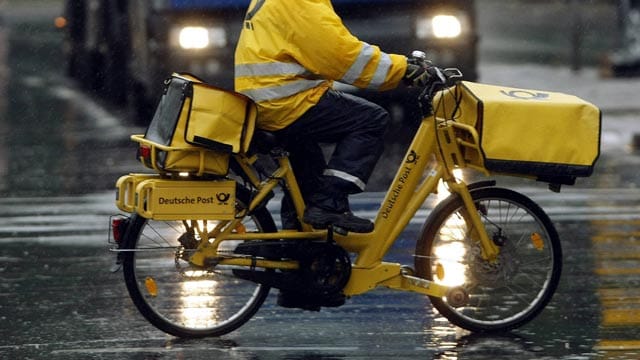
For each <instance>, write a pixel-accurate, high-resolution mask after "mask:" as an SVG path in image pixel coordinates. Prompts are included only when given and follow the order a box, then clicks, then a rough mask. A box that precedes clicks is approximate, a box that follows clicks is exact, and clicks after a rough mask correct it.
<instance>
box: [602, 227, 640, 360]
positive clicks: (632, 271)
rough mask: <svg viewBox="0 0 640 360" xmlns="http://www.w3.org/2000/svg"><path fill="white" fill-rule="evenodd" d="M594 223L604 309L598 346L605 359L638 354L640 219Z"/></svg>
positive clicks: (639, 341) (639, 336) (639, 339)
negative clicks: (639, 244)
mask: <svg viewBox="0 0 640 360" xmlns="http://www.w3.org/2000/svg"><path fill="white" fill-rule="evenodd" d="M591 227H592V231H593V236H592V237H591V241H592V244H593V248H594V253H595V255H596V264H595V268H594V273H595V275H597V279H598V284H599V286H598V289H597V294H598V298H599V300H600V306H601V311H602V315H601V322H600V326H599V333H600V334H599V338H600V340H599V341H598V343H597V344H596V347H595V348H596V349H597V350H598V352H599V353H600V354H602V358H603V359H614V358H616V359H620V358H629V359H631V358H636V357H637V356H638V354H639V353H640V281H639V280H638V275H640V250H638V245H637V242H638V238H639V237H640V220H639V219H628V220H624V219H620V220H594V221H591Z"/></svg>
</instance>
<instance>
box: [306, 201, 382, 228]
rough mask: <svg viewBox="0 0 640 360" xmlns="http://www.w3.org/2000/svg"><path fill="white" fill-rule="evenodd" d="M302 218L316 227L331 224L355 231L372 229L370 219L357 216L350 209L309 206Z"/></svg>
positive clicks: (325, 226) (326, 226) (324, 226)
mask: <svg viewBox="0 0 640 360" xmlns="http://www.w3.org/2000/svg"><path fill="white" fill-rule="evenodd" d="M303 220H304V222H306V223H307V224H309V225H311V226H313V227H314V228H316V229H326V228H328V227H329V225H333V226H337V227H340V228H342V229H345V230H347V231H353V232H356V233H368V232H372V231H373V223H372V222H371V221H370V220H367V219H363V218H359V217H357V216H355V215H353V213H352V212H351V211H347V212H342V213H341V212H331V211H328V210H324V209H322V208H319V207H316V206H309V207H307V208H306V209H305V211H304V218H303Z"/></svg>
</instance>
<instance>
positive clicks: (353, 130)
mask: <svg viewBox="0 0 640 360" xmlns="http://www.w3.org/2000/svg"><path fill="white" fill-rule="evenodd" d="M403 80H404V81H405V82H406V83H407V84H409V85H419V86H427V85H429V84H431V83H433V82H444V80H445V79H444V75H443V74H442V72H441V71H440V70H439V69H438V68H437V67H435V66H433V67H423V66H418V65H416V64H413V63H411V61H408V59H407V57H405V56H403V55H397V54H387V53H384V52H383V51H381V50H380V48H379V47H377V46H374V45H370V44H367V43H365V42H363V41H360V40H359V39H357V38H356V37H355V36H353V35H352V34H351V33H350V32H349V31H348V30H347V28H346V27H345V26H344V24H343V23H342V21H341V19H340V17H339V16H338V15H337V14H336V13H335V11H334V10H333V6H332V5H331V1H330V0H252V1H251V4H250V6H249V9H248V11H247V14H246V17H245V20H244V23H243V29H242V32H241V34H240V38H239V41H238V45H237V48H236V53H235V88H236V91H238V92H240V93H243V94H245V95H247V96H249V97H250V98H252V99H253V100H254V101H255V102H256V103H257V104H258V127H259V128H261V129H264V130H268V131H272V132H274V133H275V135H276V137H277V139H278V141H280V142H281V143H282V144H283V145H284V148H285V149H286V150H287V151H288V152H289V154H290V160H291V163H292V168H293V169H294V173H295V175H296V178H297V179H298V181H299V185H300V188H301V191H302V193H303V196H304V198H305V202H306V204H307V208H306V210H305V212H304V221H305V222H307V223H309V224H311V225H312V226H313V227H314V228H321V229H322V228H327V227H328V226H329V225H335V226H338V227H341V228H343V229H345V230H348V231H353V232H370V231H372V230H373V223H372V222H371V221H370V220H368V219H363V218H360V217H357V216H355V215H354V214H353V213H351V211H350V209H349V202H348V196H349V194H354V193H357V192H361V191H364V188H365V185H366V183H367V180H368V179H369V176H370V175H371V172H372V171H373V168H374V166H375V164H376V162H377V161H378V159H379V158H380V155H381V154H382V150H383V135H384V132H385V129H386V126H387V123H388V119H389V114H388V113H387V112H386V111H385V110H384V109H383V108H382V107H380V106H378V105H376V104H373V103H371V102H369V101H367V100H364V99H362V98H359V97H356V96H353V95H350V94H346V93H342V92H339V91H336V90H333V89H332V83H333V81H340V82H343V83H347V84H351V85H354V86H356V87H358V88H366V89H375V90H380V91H382V90H388V89H393V88H395V87H396V86H398V85H399V83H400V82H402V81H403ZM320 143H332V144H335V150H334V152H333V154H332V155H331V157H330V159H329V161H328V163H327V162H326V160H325V158H324V156H323V152H322V150H321V147H320V145H319V144H320ZM282 218H283V227H284V228H294V227H297V226H299V224H297V221H296V220H295V219H296V217H295V213H294V212H293V205H292V204H291V200H290V199H289V198H288V197H287V196H285V198H284V199H283V204H282Z"/></svg>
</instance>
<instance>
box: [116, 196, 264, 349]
mask: <svg viewBox="0 0 640 360" xmlns="http://www.w3.org/2000/svg"><path fill="white" fill-rule="evenodd" d="M240 194H241V193H238V195H239V196H240ZM212 223H214V222H212V221H208V222H205V221H196V220H182V221H154V220H147V219H145V218H143V217H142V216H139V215H137V214H136V215H133V216H132V218H131V219H130V221H129V226H128V229H127V231H126V233H125V238H124V244H125V248H126V249H125V255H124V259H123V271H124V278H125V283H126V286H127V290H128V291H129V295H130V297H131V299H132V300H133V303H134V304H135V306H136V307H137V308H138V310H139V311H140V313H141V314H142V315H143V316H144V317H145V318H146V319H147V320H148V321H149V322H150V323H151V324H153V325H154V326H155V327H157V328H158V329H160V330H162V331H164V332H166V333H169V334H171V335H174V336H178V337H188V338H194V337H205V336H220V335H223V334H226V333H229V332H231V331H233V330H235V329H237V328H238V327H240V326H241V325H243V324H244V323H245V322H247V321H248V320H249V319H250V318H251V317H252V316H253V315H254V314H255V313H256V312H257V311H258V309H259V308H260V306H261V305H262V303H263V302H264V300H265V299H266V297H267V295H268V293H269V287H267V286H262V285H258V284H256V283H253V282H251V281H247V280H242V279H239V278H236V277H234V276H233V274H232V270H222V269H217V268H212V269H199V268H194V267H192V266H191V265H190V264H189V261H188V259H189V255H190V253H192V252H193V251H194V249H195V247H196V246H197V242H198V241H199V239H198V236H197V232H195V231H194V229H195V227H201V228H206V227H207V226H212V225H213V224H212ZM243 225H244V227H243V230H244V229H245V228H246V231H247V232H273V231H275V230H276V227H275V224H274V222H273V219H272V217H271V215H270V214H269V212H268V211H267V210H266V208H262V209H259V210H257V211H256V212H255V214H254V215H252V216H251V217H247V219H246V220H245V221H244V222H243ZM225 244H226V242H223V243H222V244H221V246H225ZM229 245H231V246H233V245H234V244H229ZM229 250H230V251H232V250H233V249H229Z"/></svg>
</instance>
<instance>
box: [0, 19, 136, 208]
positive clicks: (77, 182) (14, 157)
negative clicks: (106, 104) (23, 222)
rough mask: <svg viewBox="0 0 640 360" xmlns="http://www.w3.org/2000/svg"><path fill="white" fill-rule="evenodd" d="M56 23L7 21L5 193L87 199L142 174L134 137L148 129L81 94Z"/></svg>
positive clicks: (0, 82)
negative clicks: (67, 73)
mask: <svg viewBox="0 0 640 360" xmlns="http://www.w3.org/2000/svg"><path fill="white" fill-rule="evenodd" d="M14 21H17V20H15V19H14ZM52 26H53V25H52V24H51V20H50V19H48V18H44V19H42V20H40V21H35V22H29V23H20V22H17V23H13V24H12V25H11V26H8V25H7V24H4V23H3V22H2V21H0V135H1V138H0V195H5V196H7V195H11V196H21V195H28V196H42V195H47V196H49V195H60V194H87V193H91V192H94V191H98V190H105V189H111V188H113V184H114V183H115V180H116V179H117V177H118V176H119V175H121V174H123V173H128V172H131V171H139V170H140V166H139V165H138V164H137V161H136V160H135V145H134V144H133V143H131V142H130V141H129V135H130V134H132V133H136V132H138V133H139V132H141V131H143V130H142V129H138V128H135V127H133V126H130V125H128V124H126V123H125V122H124V121H123V120H122V119H123V118H124V117H120V116H117V117H116V116H113V115H111V114H110V113H109V112H107V111H105V110H104V108H103V107H101V106H99V105H98V104H96V102H95V101H94V100H92V99H91V98H90V96H87V95H85V94H82V93H80V92H79V91H77V90H75V86H74V84H72V83H70V82H69V80H67V79H66V78H65V77H64V74H63V73H62V72H61V71H60V69H62V68H64V60H63V59H62V54H61V49H62V33H57V32H53V31H51V28H52ZM43 59H47V61H43ZM113 111H115V112H118V111H120V110H118V109H113Z"/></svg>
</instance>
